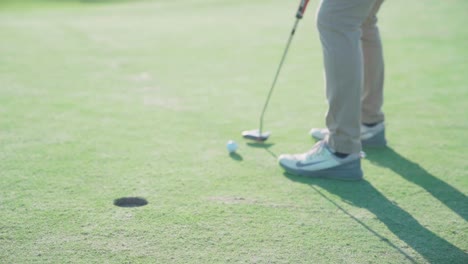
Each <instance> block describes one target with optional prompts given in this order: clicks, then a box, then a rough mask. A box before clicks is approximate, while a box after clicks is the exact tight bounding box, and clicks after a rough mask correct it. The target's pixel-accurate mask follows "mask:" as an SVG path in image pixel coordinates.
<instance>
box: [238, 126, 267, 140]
mask: <svg viewBox="0 0 468 264" xmlns="http://www.w3.org/2000/svg"><path fill="white" fill-rule="evenodd" d="M270 135H271V132H269V131H267V132H263V133H261V134H260V130H258V129H254V130H246V131H244V132H242V136H243V137H244V138H246V139H250V140H255V141H258V142H264V141H266V140H267V139H268V137H270Z"/></svg>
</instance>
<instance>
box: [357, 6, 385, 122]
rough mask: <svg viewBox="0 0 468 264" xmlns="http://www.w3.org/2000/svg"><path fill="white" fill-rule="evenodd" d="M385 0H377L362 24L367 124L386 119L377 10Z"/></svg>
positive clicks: (363, 106)
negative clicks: (383, 106) (383, 109)
mask: <svg viewBox="0 0 468 264" xmlns="http://www.w3.org/2000/svg"><path fill="white" fill-rule="evenodd" d="M382 2H383V0H377V1H376V3H375V4H374V7H373V8H372V10H371V13H370V15H369V17H368V18H367V19H366V21H365V22H364V24H362V27H361V28H362V37H361V43H362V52H363V60H364V91H363V93H362V101H361V102H362V112H361V118H362V122H363V123H365V124H372V123H379V122H382V121H384V114H383V112H382V105H383V86H384V59H383V51H382V42H381V39H380V33H379V28H378V27H377V15H376V14H377V12H378V10H379V8H380V5H381V4H382Z"/></svg>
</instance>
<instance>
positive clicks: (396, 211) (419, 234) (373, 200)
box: [284, 173, 468, 263]
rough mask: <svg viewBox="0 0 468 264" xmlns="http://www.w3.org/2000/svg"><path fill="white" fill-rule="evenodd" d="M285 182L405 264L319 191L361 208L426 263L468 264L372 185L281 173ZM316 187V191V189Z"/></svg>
mask: <svg viewBox="0 0 468 264" xmlns="http://www.w3.org/2000/svg"><path fill="white" fill-rule="evenodd" d="M284 175H285V176H286V177H287V178H288V179H290V180H292V181H294V182H300V183H303V184H307V185H309V186H310V187H311V188H312V189H314V190H315V191H316V192H317V193H318V194H320V195H321V196H322V197H324V198H325V199H326V200H328V201H329V202H331V203H332V204H334V205H335V206H336V207H337V208H338V209H339V210H340V211H342V212H343V213H344V214H346V215H348V216H349V217H350V218H351V219H353V220H354V221H356V223H358V224H359V225H361V226H362V227H363V228H365V229H366V230H368V231H369V232H370V233H372V234H373V235H375V236H376V237H378V238H379V239H380V240H381V241H383V242H385V243H387V244H388V245H389V246H391V247H392V248H394V249H395V250H397V251H398V252H399V253H401V254H402V255H403V256H404V257H405V258H406V259H407V260H408V261H410V262H413V263H416V262H417V261H415V260H414V259H413V258H412V257H411V256H410V255H409V254H408V253H406V252H405V251H404V250H403V249H402V248H400V247H398V246H397V245H395V244H394V243H392V242H391V241H390V240H389V239H387V238H385V237H383V236H382V235H380V234H379V233H378V232H376V231H375V230H373V229H372V228H371V227H369V226H367V225H366V224H365V223H364V222H362V221H361V220H359V219H358V218H356V217H355V216H353V215H352V214H351V213H349V212H347V211H346V210H345V209H344V208H343V207H341V206H340V205H339V203H338V202H335V201H333V200H332V199H331V198H328V197H327V196H326V195H325V194H324V193H322V192H321V191H320V190H321V189H323V190H326V191H327V192H329V193H333V194H335V195H338V196H340V197H341V198H342V199H343V200H344V201H345V202H347V203H349V204H352V205H354V206H356V207H360V208H365V209H367V210H369V211H370V212H371V213H373V214H374V215H375V216H376V217H377V218H378V219H379V220H380V221H381V222H382V223H383V224H385V225H386V226H387V228H388V229H389V230H390V231H391V232H392V233H393V234H395V236H397V237H398V238H399V239H401V240H402V241H404V242H405V243H406V244H407V245H409V246H410V247H412V248H413V249H414V250H415V251H417V252H418V253H419V254H420V255H421V256H423V257H424V258H425V259H426V260H427V261H428V262H429V263H468V257H467V255H466V253H465V252H463V250H461V249H459V248H457V247H456V246H454V245H453V244H451V243H450V242H448V241H446V240H445V239H443V238H441V237H439V236H437V235H436V234H434V233H433V232H431V231H430V230H428V229H427V228H425V227H424V226H422V225H421V224H420V223H419V222H418V221H417V220H416V219H414V218H413V217H412V216H411V215H410V214H409V213H408V212H406V211H405V210H403V209H402V208H400V207H399V206H398V205H396V204H395V203H393V202H391V201H389V200H388V199H387V198H386V197H385V196H384V195H382V194H381V193H380V192H379V191H378V190H377V189H376V188H375V187H374V186H372V184H370V183H369V182H368V181H366V180H363V181H360V182H341V181H332V180H323V179H311V178H305V177H299V176H294V175H290V174H287V173H285V174H284ZM318 187H320V188H318Z"/></svg>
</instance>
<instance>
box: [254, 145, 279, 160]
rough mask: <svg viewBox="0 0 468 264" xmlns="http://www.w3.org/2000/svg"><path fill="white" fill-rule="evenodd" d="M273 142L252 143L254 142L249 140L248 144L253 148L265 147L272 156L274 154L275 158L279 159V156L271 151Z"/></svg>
mask: <svg viewBox="0 0 468 264" xmlns="http://www.w3.org/2000/svg"><path fill="white" fill-rule="evenodd" d="M273 145H275V144H273V143H262V142H255V143H252V142H248V143H247V146H249V147H252V148H261V149H264V150H265V151H266V152H268V153H269V154H270V155H271V156H273V158H275V159H277V158H278V156H277V155H276V154H275V153H274V152H273V151H271V150H270V149H269V148H270V147H272V146H273Z"/></svg>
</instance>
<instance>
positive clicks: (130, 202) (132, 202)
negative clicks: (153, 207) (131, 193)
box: [114, 197, 148, 207]
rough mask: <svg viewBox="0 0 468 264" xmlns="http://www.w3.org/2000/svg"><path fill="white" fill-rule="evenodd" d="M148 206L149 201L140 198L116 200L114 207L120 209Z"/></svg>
mask: <svg viewBox="0 0 468 264" xmlns="http://www.w3.org/2000/svg"><path fill="white" fill-rule="evenodd" d="M147 204H148V201H146V199H144V198H140V197H122V198H119V199H115V200H114V205H115V206H119V207H140V206H145V205H147Z"/></svg>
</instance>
